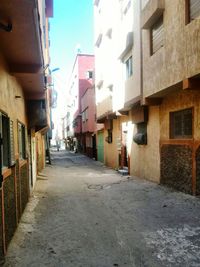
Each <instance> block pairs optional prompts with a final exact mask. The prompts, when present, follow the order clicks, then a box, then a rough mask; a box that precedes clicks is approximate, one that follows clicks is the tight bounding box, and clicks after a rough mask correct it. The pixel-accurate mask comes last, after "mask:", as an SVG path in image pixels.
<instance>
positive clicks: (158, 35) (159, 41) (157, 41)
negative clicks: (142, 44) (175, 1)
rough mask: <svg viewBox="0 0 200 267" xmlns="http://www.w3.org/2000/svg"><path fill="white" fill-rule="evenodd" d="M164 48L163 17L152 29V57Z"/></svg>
mask: <svg viewBox="0 0 200 267" xmlns="http://www.w3.org/2000/svg"><path fill="white" fill-rule="evenodd" d="M163 46H164V26H163V16H161V17H160V18H159V19H158V20H157V21H156V23H154V24H153V26H152V28H151V55H153V54H155V53H156V52H157V51H158V50H159V49H160V48H161V47H163Z"/></svg>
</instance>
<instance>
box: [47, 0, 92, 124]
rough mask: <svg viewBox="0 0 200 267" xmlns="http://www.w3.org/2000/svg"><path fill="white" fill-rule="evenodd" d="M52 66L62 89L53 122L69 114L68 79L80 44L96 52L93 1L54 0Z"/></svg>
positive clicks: (58, 84) (51, 23)
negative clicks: (67, 107)
mask: <svg viewBox="0 0 200 267" xmlns="http://www.w3.org/2000/svg"><path fill="white" fill-rule="evenodd" d="M50 43H51V45H50V57H51V62H50V68H51V69H54V68H60V70H58V71H56V72H53V74H52V75H53V81H54V87H55V89H56V91H57V92H58V101H57V108H56V109H54V110H53V121H54V123H55V124H56V123H58V121H59V120H60V118H61V117H63V116H64V115H65V113H66V111H65V110H66V106H67V99H66V92H67V82H68V79H69V76H70V74H71V71H72V67H73V64H74V60H75V56H76V52H77V50H76V48H77V45H78V44H80V48H81V52H82V53H87V54H93V50H94V49H93V44H94V40H93V0H77V1H76V0H54V17H53V18H52V19H50Z"/></svg>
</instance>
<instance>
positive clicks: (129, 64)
mask: <svg viewBox="0 0 200 267" xmlns="http://www.w3.org/2000/svg"><path fill="white" fill-rule="evenodd" d="M125 64H126V78H129V77H130V76H131V75H132V74H133V63H132V56H130V57H129V58H128V59H127V60H126V62H125Z"/></svg>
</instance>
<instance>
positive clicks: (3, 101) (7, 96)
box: [0, 55, 26, 153]
mask: <svg viewBox="0 0 200 267" xmlns="http://www.w3.org/2000/svg"><path fill="white" fill-rule="evenodd" d="M15 96H21V98H15ZM10 103H12V105H10ZM0 107H1V108H0V109H1V111H4V112H6V113H7V114H8V116H9V117H10V119H11V120H12V121H13V127H14V139H15V153H17V152H18V143H17V142H16V140H18V136H17V120H19V121H21V122H22V123H24V124H26V115H25V114H26V113H25V101H24V96H23V91H22V89H21V87H20V86H19V84H18V82H17V80H16V79H15V77H14V76H11V75H9V74H8V73H7V71H6V68H5V66H4V62H3V59H2V58H1V55H0ZM16 111H17V112H16Z"/></svg>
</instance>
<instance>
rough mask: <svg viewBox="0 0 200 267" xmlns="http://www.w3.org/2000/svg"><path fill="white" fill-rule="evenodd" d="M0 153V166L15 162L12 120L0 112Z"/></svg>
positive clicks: (10, 164)
mask: <svg viewBox="0 0 200 267" xmlns="http://www.w3.org/2000/svg"><path fill="white" fill-rule="evenodd" d="M0 139H1V145H0V151H1V152H0V153H1V156H0V158H1V166H2V167H10V166H12V165H14V164H15V153H14V133H13V121H11V120H10V118H9V117H8V116H7V115H6V114H3V113H0Z"/></svg>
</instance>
